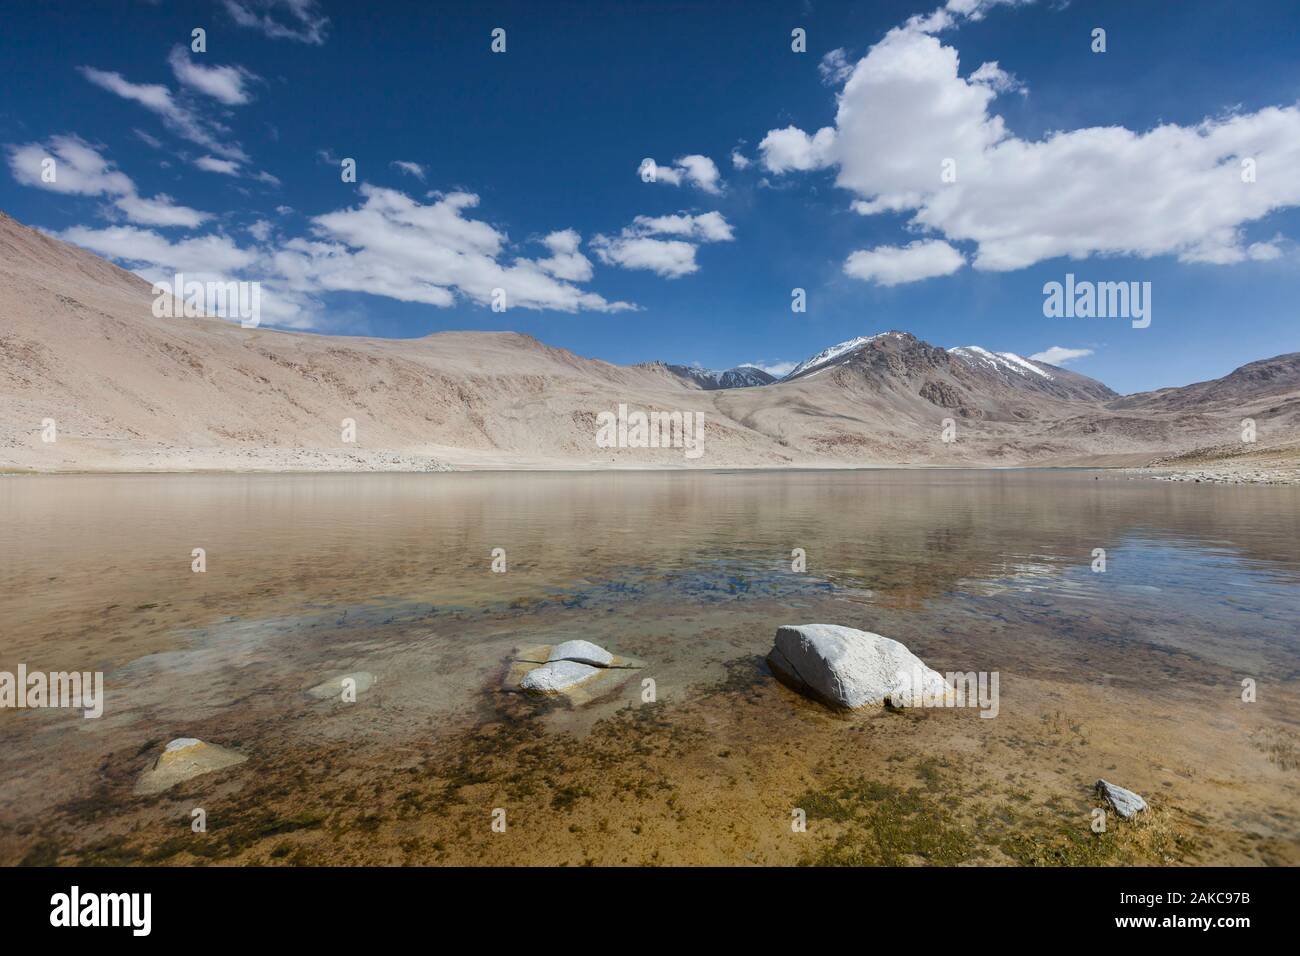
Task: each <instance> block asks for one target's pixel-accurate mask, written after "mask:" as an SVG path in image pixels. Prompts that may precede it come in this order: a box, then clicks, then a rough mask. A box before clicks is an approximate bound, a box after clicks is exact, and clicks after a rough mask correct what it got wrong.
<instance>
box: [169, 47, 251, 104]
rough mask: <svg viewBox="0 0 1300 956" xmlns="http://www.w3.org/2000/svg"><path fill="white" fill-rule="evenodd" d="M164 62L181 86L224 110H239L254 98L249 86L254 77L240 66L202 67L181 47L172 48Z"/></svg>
mask: <svg viewBox="0 0 1300 956" xmlns="http://www.w3.org/2000/svg"><path fill="white" fill-rule="evenodd" d="M167 62H168V63H170V64H171V67H172V72H173V73H174V74H176V79H178V80H179V81H180V82H181V83H183V84H184V85H186V86H188V87H190V88H191V89H194V90H198V91H199V92H200V93H204V94H206V95H207V96H211V97H212V98H213V99H216V100H220V101H221V102H222V103H225V104H226V105H227V106H241V105H243V104H244V103H247V102H249V101H250V100H251V99H252V98H253V97H252V94H251V93H249V91H248V86H249V84H250V83H252V82H255V81H256V80H257V77H256V76H255V75H254V74H252V73H250V72H249V71H248V70H246V69H244V68H243V67H242V66H205V65H203V64H201V63H199V62H197V61H195V60H194V59H193V58H191V56H190V54H189V52H188V51H187V50H186V49H185V48H184V47H182V46H176V47H173V48H172V51H171V53H170V54H169V55H168V57H167Z"/></svg>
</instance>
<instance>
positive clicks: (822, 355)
mask: <svg viewBox="0 0 1300 956" xmlns="http://www.w3.org/2000/svg"><path fill="white" fill-rule="evenodd" d="M899 334H900V333H898V332H880V333H878V334H876V335H859V336H858V337H857V338H855V339H849V340H848V341H847V342H841V343H840V344H839V345H832V346H831V347H830V348H828V349H822V350H821V351H820V352H818V353H817V354H816V355H814V356H812V357H811V358H807V359H804V360H803V361H802V362H800V363H799V364H798V365H796V366H795V367H794V368H793V369H792V370H791V371H790V374H788V375H787V376H786V377H785V378H784V379H782V381H788V380H789V379H792V378H794V377H795V376H797V375H802V374H803V373H804V372H811V371H812V370H813V369H816V368H819V367H821V366H823V365H828V364H830V363H831V362H834V361H835V360H836V359H837V358H840V357H841V356H844V355H848V354H849V353H850V352H852V351H854V350H855V349H860V348H862V346H864V345H868V344H870V343H871V342H874V341H876V340H877V339H883V338H884V337H885V336H887V335H899Z"/></svg>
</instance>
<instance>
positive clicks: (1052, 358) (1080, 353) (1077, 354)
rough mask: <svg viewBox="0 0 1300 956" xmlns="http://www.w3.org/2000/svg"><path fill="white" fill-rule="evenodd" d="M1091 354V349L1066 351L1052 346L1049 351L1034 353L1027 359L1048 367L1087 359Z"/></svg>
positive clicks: (1063, 348)
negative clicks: (1043, 363) (1045, 364)
mask: <svg viewBox="0 0 1300 956" xmlns="http://www.w3.org/2000/svg"><path fill="white" fill-rule="evenodd" d="M1092 354H1093V350H1092V349H1067V348H1066V347H1065V346H1063V345H1053V346H1052V347H1051V348H1050V349H1043V351H1041V352H1035V353H1034V354H1033V355H1031V356H1029V357H1030V358H1031V359H1033V360H1034V361H1035V362H1046V363H1047V364H1048V365H1065V364H1066V363H1067V362H1073V361H1074V360H1075V359H1081V358H1087V357H1088V356H1089V355H1092Z"/></svg>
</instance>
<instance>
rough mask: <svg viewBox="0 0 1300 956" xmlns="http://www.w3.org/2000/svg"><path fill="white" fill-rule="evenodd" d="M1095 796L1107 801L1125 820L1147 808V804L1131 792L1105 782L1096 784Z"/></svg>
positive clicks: (1101, 781) (1099, 781)
mask: <svg viewBox="0 0 1300 956" xmlns="http://www.w3.org/2000/svg"><path fill="white" fill-rule="evenodd" d="M1096 788H1097V796H1099V797H1101V798H1102V799H1103V800H1105V801H1107V802H1108V803H1109V804H1110V805H1111V806H1112V807H1114V808H1115V812H1116V813H1118V814H1119V815H1120V816H1121V817H1123V818H1124V819H1125V820H1127V819H1129V818H1130V817H1132V816H1133V815H1134V814H1136V813H1139V812H1141V811H1142V810H1145V809H1146V808H1147V802H1146V801H1145V800H1143V799H1142V798H1141V797H1140V796H1138V795H1137V794H1136V793H1134V792H1133V791H1132V790H1125V789H1124V788H1123V787H1117V786H1115V784H1113V783H1109V782H1107V781H1105V780H1098V781H1097V783H1096Z"/></svg>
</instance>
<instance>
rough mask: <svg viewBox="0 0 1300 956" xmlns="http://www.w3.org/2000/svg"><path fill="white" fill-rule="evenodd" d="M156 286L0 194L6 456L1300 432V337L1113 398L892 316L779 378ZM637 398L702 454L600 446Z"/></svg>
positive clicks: (655, 457)
mask: <svg viewBox="0 0 1300 956" xmlns="http://www.w3.org/2000/svg"><path fill="white" fill-rule="evenodd" d="M152 304H153V295H152V291H151V288H150V285H149V283H147V282H145V281H144V280H142V279H141V278H140V277H138V276H136V275H133V274H132V273H129V272H126V271H124V270H122V269H120V268H118V267H117V266H115V265H113V264H111V263H109V262H107V261H105V260H104V259H101V258H99V257H98V256H95V255H93V254H91V253H89V252H87V251H85V250H83V249H79V248H77V247H75V246H71V245H68V244H66V243H63V242H60V241H58V240H55V239H52V238H50V237H49V236H47V235H45V234H43V233H40V232H37V231H35V230H32V229H29V228H27V227H26V226H23V225H21V224H20V223H18V222H16V221H14V220H13V219H11V218H9V217H7V216H4V215H3V214H0V317H2V318H3V323H2V324H0V470H20V471H26V470H31V471H156V470H272V471H284V470H375V469H383V470H422V469H438V468H444V467H458V468H644V467H684V466H691V467H714V468H735V467H773V466H808V467H852V466H865V465H883V464H946V465H981V466H982V465H1026V464H1039V465H1041V464H1055V465H1062V464H1140V463H1144V462H1146V461H1148V460H1151V459H1152V458H1156V457H1161V456H1170V455H1180V454H1185V453H1189V452H1192V451H1195V450H1197V449H1201V448H1207V447H1211V446H1227V447H1230V448H1235V447H1240V442H1239V437H1238V436H1239V434H1240V433H1241V428H1242V420H1243V419H1245V418H1249V419H1251V421H1252V422H1253V423H1254V427H1255V429H1256V431H1257V435H1258V442H1259V444H1260V446H1261V447H1264V446H1281V445H1286V444H1287V443H1293V442H1296V441H1297V440H1298V439H1300V354H1297V353H1292V354H1289V355H1280V356H1277V357H1275V358H1270V359H1264V360H1262V361H1259V362H1252V363H1250V364H1249V365H1245V366H1242V367H1241V368H1239V369H1237V370H1236V371H1234V372H1232V373H1230V374H1228V375H1225V376H1224V377H1222V378H1220V379H1216V380H1214V381H1211V382H1202V383H1198V384H1195V385H1188V386H1184V387H1182V388H1170V389H1161V390H1159V391H1155V392H1148V393H1142V394H1138V395H1128V396H1119V395H1116V393H1115V392H1113V391H1112V390H1111V389H1109V388H1107V387H1106V386H1105V385H1103V384H1102V383H1100V382H1097V381H1095V380H1093V379H1090V378H1088V377H1087V376H1084V375H1080V374H1078V373H1076V372H1072V371H1069V370H1067V369H1063V368H1058V367H1057V366H1054V365H1049V364H1047V363H1044V362H1037V361H1034V360H1032V359H1026V358H1022V357H1021V356H1019V355H1016V354H1014V353H1011V352H993V351H990V350H987V349H984V348H981V347H979V346H973V345H972V346H961V347H958V348H953V349H944V348H940V347H937V346H934V345H930V344H929V343H927V342H924V341H922V340H920V339H918V338H916V336H914V335H912V334H910V333H908V332H904V331H897V330H894V331H888V332H880V333H874V334H871V335H866V336H862V337H858V338H854V339H850V340H849V341H847V342H841V343H839V344H838V345H834V346H831V347H830V348H827V349H824V350H822V351H821V352H819V353H818V354H816V355H814V356H811V357H810V358H808V359H807V360H805V361H804V362H801V363H799V365H798V366H796V367H795V368H794V369H793V370H792V371H791V372H790V373H789V374H788V375H786V376H785V377H784V378H781V379H780V380H776V379H775V378H774V377H773V376H772V375H770V374H768V373H767V372H764V371H763V370H762V369H758V368H755V367H753V366H738V367H736V368H732V369H726V370H721V371H716V370H707V369H700V368H692V367H687V366H681V365H667V364H664V363H650V364H644V365H634V366H619V365H612V364H610V363H608V362H601V361H597V360H594V359H586V358H582V357H580V356H578V355H575V354H573V353H572V352H568V351H566V350H564V349H557V348H552V347H549V346H546V345H544V344H542V343H541V342H539V341H537V340H536V339H534V338H532V337H530V336H526V335H519V334H516V333H509V332H445V333H439V334H436V335H430V336H427V337H425V338H422V339H415V340H394V339H368V338H354V337H342V336H328V335H312V334H306V333H298V332H280V331H274V330H270V329H263V328H255V329H242V328H240V327H239V326H238V325H236V324H233V323H229V322H226V321H223V320H219V319H210V318H190V319H183V318H160V317H157V316H155V315H154V314H153V312H152ZM620 407H623V408H625V409H640V410H645V411H655V410H659V411H665V412H673V413H677V412H680V413H687V412H689V413H692V414H697V415H699V416H701V419H700V420H701V421H702V422H703V424H702V426H701V427H702V434H703V436H704V441H703V448H704V453H703V454H702V455H701V456H699V457H698V458H695V459H686V458H685V457H684V456H683V454H682V451H681V449H679V448H640V447H612V448H611V447H601V446H599V445H598V444H597V441H596V435H597V431H598V427H599V425H598V422H599V421H600V420H601V416H602V415H603V414H614V413H615V412H616V411H617V410H618V409H620ZM51 423H52V425H51ZM348 423H351V425H350V427H349V424H348ZM51 429H53V431H52V430H51ZM55 433H56V437H55ZM945 435H946V436H947V437H949V438H953V439H955V440H952V441H945V440H944V438H943V436H945ZM50 437H55V440H52V441H51V440H48V439H49V438H50Z"/></svg>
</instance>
